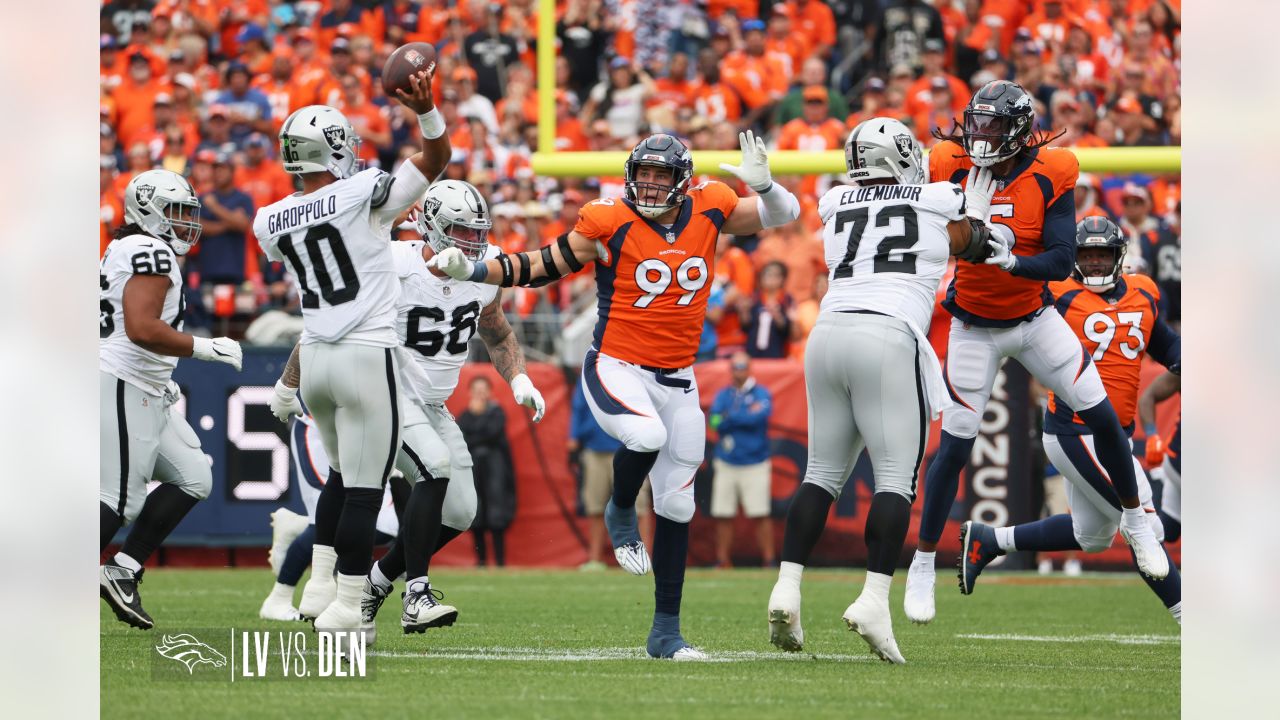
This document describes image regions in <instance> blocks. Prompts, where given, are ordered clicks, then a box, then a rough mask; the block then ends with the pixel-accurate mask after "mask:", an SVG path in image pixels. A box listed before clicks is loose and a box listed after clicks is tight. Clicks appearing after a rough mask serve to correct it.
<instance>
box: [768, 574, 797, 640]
mask: <svg viewBox="0 0 1280 720" xmlns="http://www.w3.org/2000/svg"><path fill="white" fill-rule="evenodd" d="M769 642H771V643H773V644H774V645H775V646H776V647H778V648H781V649H782V650H785V651H787V652H800V651H801V650H803V649H804V628H802V627H801V626H800V593H799V592H797V591H796V589H795V588H794V587H792V586H791V585H790V583H783V582H782V581H781V580H779V581H778V583H777V584H776V585H774V586H773V593H772V594H770V595H769Z"/></svg>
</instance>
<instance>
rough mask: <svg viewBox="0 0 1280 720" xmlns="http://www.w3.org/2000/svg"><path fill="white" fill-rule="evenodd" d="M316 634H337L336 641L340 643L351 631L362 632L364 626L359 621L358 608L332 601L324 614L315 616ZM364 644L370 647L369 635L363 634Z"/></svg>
mask: <svg viewBox="0 0 1280 720" xmlns="http://www.w3.org/2000/svg"><path fill="white" fill-rule="evenodd" d="M315 629H316V632H332V633H338V635H339V637H338V638H337V641H338V642H339V643H341V642H342V638H343V637H345V636H346V633H349V632H351V631H353V630H359V631H362V632H363V631H364V630H365V628H364V624H363V623H362V622H361V619H360V606H358V605H354V604H347V603H344V602H342V601H340V600H336V599H335V600H334V601H333V602H332V603H329V607H327V608H325V609H324V612H322V613H320V614H319V615H318V616H316V621H315ZM365 644H366V645H371V644H372V642H371V640H370V638H369V634H368V633H367V632H366V633H365Z"/></svg>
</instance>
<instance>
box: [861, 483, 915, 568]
mask: <svg viewBox="0 0 1280 720" xmlns="http://www.w3.org/2000/svg"><path fill="white" fill-rule="evenodd" d="M910 525H911V501H910V500H908V499H906V498H905V497H903V496H901V495H899V494H898V493H894V492H878V493H876V494H875V495H872V496H871V510H870V511H868V512H867V527H866V531H865V538H866V541H867V572H873V573H880V574H882V575H893V571H894V569H895V568H897V567H898V558H900V557H901V556H902V543H903V542H905V541H906V539H907V528H908V527H910Z"/></svg>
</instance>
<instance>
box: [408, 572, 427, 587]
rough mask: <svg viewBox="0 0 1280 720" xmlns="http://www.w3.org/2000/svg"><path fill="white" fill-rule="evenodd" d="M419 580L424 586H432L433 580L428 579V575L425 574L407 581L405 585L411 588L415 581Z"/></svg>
mask: <svg viewBox="0 0 1280 720" xmlns="http://www.w3.org/2000/svg"><path fill="white" fill-rule="evenodd" d="M418 582H420V583H422V586H423V587H424V588H428V587H431V581H430V580H428V579H427V576H426V575H423V576H422V577H416V578H414V579H412V580H409V581H406V582H405V584H404V586H405V587H406V588H410V587H413V584H414V583H418Z"/></svg>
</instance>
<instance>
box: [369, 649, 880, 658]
mask: <svg viewBox="0 0 1280 720" xmlns="http://www.w3.org/2000/svg"><path fill="white" fill-rule="evenodd" d="M369 654H370V655H371V656H374V657H389V658H419V659H426V660H505V661H519V662H528V661H535V662H536V661H542V662H596V661H599V660H647V659H649V656H648V654H646V653H645V651H644V650H642V649H640V648H581V649H569V648H565V649H555V650H551V649H546V648H532V647H460V648H442V649H440V650H433V651H430V652H422V653H414V652H399V651H385V650H371V651H370V652H369ZM708 654H709V655H710V656H711V658H710V660H708V662H753V661H759V660H768V661H784V662H804V661H809V660H826V661H830V662H870V661H872V660H874V659H875V658H873V657H872V656H871V655H870V654H868V655H832V654H826V653H820V654H811V653H803V652H802V653H784V652H755V651H751V650H723V651H708Z"/></svg>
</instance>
